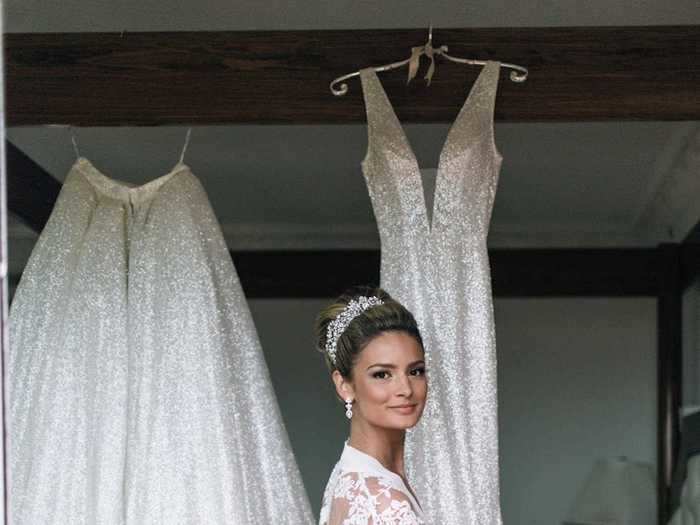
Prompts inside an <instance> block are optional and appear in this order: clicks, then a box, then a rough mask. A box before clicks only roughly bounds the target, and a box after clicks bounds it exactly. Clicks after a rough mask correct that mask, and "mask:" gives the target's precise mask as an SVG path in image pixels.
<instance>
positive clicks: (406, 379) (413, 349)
mask: <svg viewBox="0 0 700 525" xmlns="http://www.w3.org/2000/svg"><path fill="white" fill-rule="evenodd" d="M316 332H317V338H318V349H319V351H321V352H322V353H324V355H325V359H326V364H327V365H328V367H329V369H330V371H331V378H332V380H333V382H334V383H335V389H336V393H337V395H338V396H339V397H340V399H341V400H342V401H343V402H344V403H345V409H346V412H345V415H346V416H347V417H348V419H350V438H349V439H348V440H346V441H345V445H344V448H343V452H342V455H341V456H340V460H339V461H338V462H337V463H336V465H335V467H334V468H333V471H332V472H331V475H330V479H329V480H328V484H327V485H326V490H325V492H324V495H323V503H322V507H321V514H320V519H319V525H423V524H425V518H424V516H423V511H422V509H421V507H420V504H419V503H418V500H417V498H416V495H415V494H414V493H413V491H412V490H411V488H410V486H409V484H408V480H407V479H406V474H405V471H404V439H405V435H406V429H408V428H411V427H413V426H414V425H416V423H418V420H419V419H420V417H421V414H422V412H423V408H424V406H425V401H426V397H427V393H428V381H427V377H426V369H425V361H424V357H425V356H424V349H423V341H422V339H421V335H420V332H419V330H418V326H417V324H416V321H415V319H414V318H413V315H412V314H411V313H410V312H409V311H408V310H407V309H406V308H405V307H404V306H402V305H401V304H400V303H398V302H397V301H395V300H394V299H392V298H391V296H390V295H389V294H388V293H386V292H385V291H384V290H382V289H381V288H371V287H367V286H363V287H354V288H352V289H350V290H348V291H346V292H345V293H344V294H343V295H341V296H340V297H339V298H338V299H337V300H336V301H335V302H334V303H333V304H331V305H330V306H328V307H327V308H325V309H324V310H323V311H321V313H320V314H319V315H318V318H317V320H316Z"/></svg>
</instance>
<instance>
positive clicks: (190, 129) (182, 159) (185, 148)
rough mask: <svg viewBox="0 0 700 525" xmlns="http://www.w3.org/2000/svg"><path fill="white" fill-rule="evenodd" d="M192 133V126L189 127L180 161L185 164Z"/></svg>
mask: <svg viewBox="0 0 700 525" xmlns="http://www.w3.org/2000/svg"><path fill="white" fill-rule="evenodd" d="M191 133H192V128H191V127H190V128H188V129H187V136H186V137H185V145H184V146H183V147H182V153H180V162H179V164H183V163H184V161H185V151H186V150H187V145H188V144H189V143H190V134H191Z"/></svg>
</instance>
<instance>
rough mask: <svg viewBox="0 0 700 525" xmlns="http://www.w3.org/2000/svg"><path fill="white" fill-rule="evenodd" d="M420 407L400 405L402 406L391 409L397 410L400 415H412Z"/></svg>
mask: <svg viewBox="0 0 700 525" xmlns="http://www.w3.org/2000/svg"><path fill="white" fill-rule="evenodd" d="M417 406H418V405H400V406H395V407H389V408H392V409H394V410H396V411H397V412H398V413H399V414H404V415H408V414H412V413H413V412H414V411H415V410H416V407H417Z"/></svg>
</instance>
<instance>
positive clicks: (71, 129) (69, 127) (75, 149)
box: [68, 126, 80, 159]
mask: <svg viewBox="0 0 700 525" xmlns="http://www.w3.org/2000/svg"><path fill="white" fill-rule="evenodd" d="M68 129H70V140H71V142H72V143H73V150H74V151H75V158H76V159H79V158H80V150H78V142H77V140H76V139H75V130H74V129H73V126H68Z"/></svg>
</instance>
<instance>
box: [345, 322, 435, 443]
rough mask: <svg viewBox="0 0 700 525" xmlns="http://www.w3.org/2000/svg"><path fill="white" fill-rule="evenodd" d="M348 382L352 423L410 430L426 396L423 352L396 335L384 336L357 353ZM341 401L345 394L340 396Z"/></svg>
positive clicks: (405, 336) (409, 337)
mask: <svg viewBox="0 0 700 525" xmlns="http://www.w3.org/2000/svg"><path fill="white" fill-rule="evenodd" d="M352 374H353V375H352V381H351V382H349V385H346V387H349V389H350V390H351V392H350V395H351V397H352V398H353V399H354V400H355V402H354V403H353V406H352V410H353V419H354V418H355V417H359V418H362V419H364V420H365V421H366V422H367V423H369V424H371V425H374V426H377V427H382V428H390V429H407V428H411V427H413V426H414V425H415V424H416V423H418V420H419V419H420V417H421V414H422V413H423V408H424V407H425V400H426V396H427V394H428V381H427V377H426V375H425V361H424V355H423V349H422V348H421V346H420V344H419V343H418V341H416V339H415V338H414V337H413V336H412V335H410V334H408V333H406V332H399V331H389V332H384V333H382V334H380V335H378V336H376V337H375V338H373V339H372V340H371V341H370V343H369V344H368V345H367V346H366V347H365V348H364V350H362V352H360V354H359V356H358V357H357V361H356V362H355V366H354V367H353V370H352ZM343 396H344V398H345V397H347V394H343Z"/></svg>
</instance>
